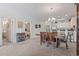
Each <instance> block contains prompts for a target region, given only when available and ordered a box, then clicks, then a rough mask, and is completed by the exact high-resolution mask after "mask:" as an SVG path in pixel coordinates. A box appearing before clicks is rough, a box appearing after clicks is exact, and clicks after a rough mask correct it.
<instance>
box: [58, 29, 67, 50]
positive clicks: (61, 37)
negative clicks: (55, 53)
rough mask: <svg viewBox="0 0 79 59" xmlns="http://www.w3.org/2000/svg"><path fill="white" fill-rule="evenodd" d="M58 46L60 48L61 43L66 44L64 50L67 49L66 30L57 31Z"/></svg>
mask: <svg viewBox="0 0 79 59" xmlns="http://www.w3.org/2000/svg"><path fill="white" fill-rule="evenodd" d="M57 36H58V39H59V40H58V41H59V42H58V44H59V46H60V44H61V43H65V44H66V48H67V49H68V31H67V30H59V31H58V35H57Z"/></svg>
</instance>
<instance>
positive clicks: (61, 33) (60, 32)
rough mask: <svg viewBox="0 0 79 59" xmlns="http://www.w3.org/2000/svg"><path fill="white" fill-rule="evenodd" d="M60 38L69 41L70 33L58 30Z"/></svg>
mask: <svg viewBox="0 0 79 59" xmlns="http://www.w3.org/2000/svg"><path fill="white" fill-rule="evenodd" d="M58 37H59V38H61V39H63V40H67V38H68V31H67V30H58Z"/></svg>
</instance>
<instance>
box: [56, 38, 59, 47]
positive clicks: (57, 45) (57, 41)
mask: <svg viewBox="0 0 79 59" xmlns="http://www.w3.org/2000/svg"><path fill="white" fill-rule="evenodd" d="M59 45H60V41H59V39H57V45H56V47H57V48H58V47H59Z"/></svg>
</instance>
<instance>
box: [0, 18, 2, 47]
mask: <svg viewBox="0 0 79 59" xmlns="http://www.w3.org/2000/svg"><path fill="white" fill-rule="evenodd" d="M0 46H2V17H0Z"/></svg>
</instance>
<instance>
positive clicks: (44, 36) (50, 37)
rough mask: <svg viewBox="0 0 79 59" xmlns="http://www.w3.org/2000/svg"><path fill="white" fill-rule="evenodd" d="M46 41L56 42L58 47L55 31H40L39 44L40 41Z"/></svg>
mask: <svg viewBox="0 0 79 59" xmlns="http://www.w3.org/2000/svg"><path fill="white" fill-rule="evenodd" d="M48 41H51V42H56V43H57V44H56V47H58V46H59V45H58V44H59V39H58V37H57V32H40V44H41V45H42V43H45V42H48Z"/></svg>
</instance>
